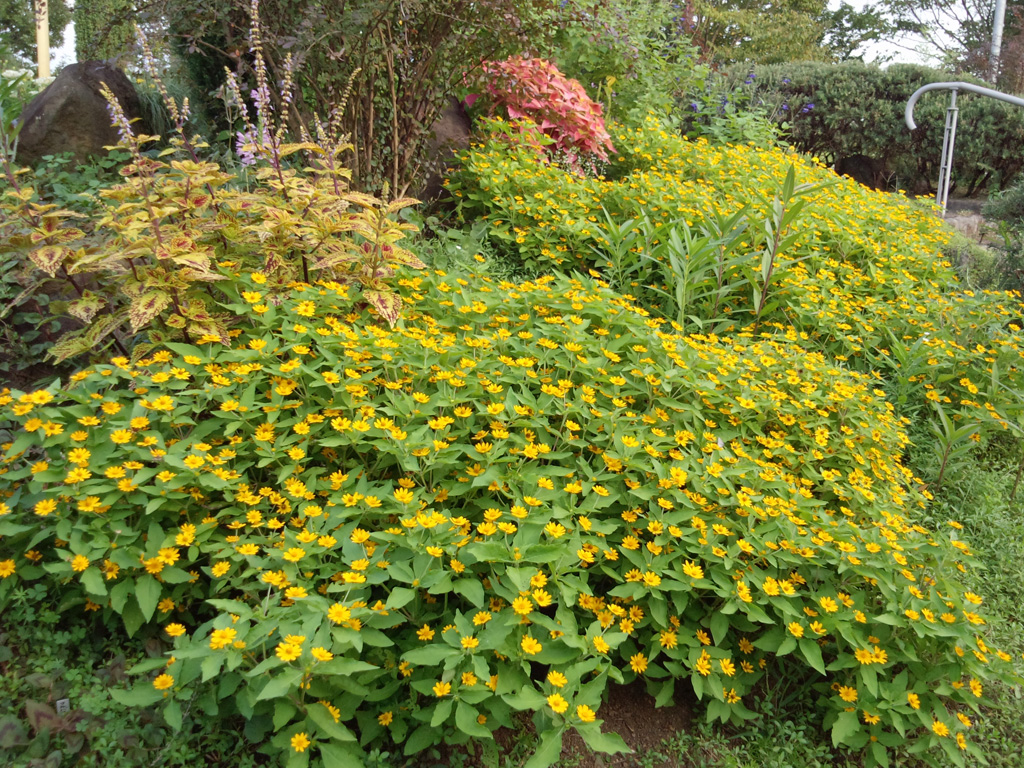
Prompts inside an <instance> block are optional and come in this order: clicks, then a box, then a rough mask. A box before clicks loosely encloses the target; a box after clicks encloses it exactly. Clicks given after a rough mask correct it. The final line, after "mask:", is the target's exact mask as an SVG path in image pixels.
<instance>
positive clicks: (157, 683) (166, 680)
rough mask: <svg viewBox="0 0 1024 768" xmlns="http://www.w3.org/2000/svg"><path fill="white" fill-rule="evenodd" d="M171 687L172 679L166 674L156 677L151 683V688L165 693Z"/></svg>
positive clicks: (172, 684)
mask: <svg viewBox="0 0 1024 768" xmlns="http://www.w3.org/2000/svg"><path fill="white" fill-rule="evenodd" d="M173 686H174V678H173V677H171V676H170V675H168V674H167V673H164V674H162V675H158V676H157V678H156V680H154V681H153V687H154V688H156V689H157V690H158V691H166V690H167V689H168V688H171V687H173Z"/></svg>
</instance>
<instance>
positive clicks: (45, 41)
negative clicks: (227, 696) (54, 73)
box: [35, 0, 50, 79]
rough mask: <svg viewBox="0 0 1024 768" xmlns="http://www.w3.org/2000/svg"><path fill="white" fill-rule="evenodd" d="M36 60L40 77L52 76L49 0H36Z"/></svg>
mask: <svg viewBox="0 0 1024 768" xmlns="http://www.w3.org/2000/svg"><path fill="white" fill-rule="evenodd" d="M35 12H36V13H35V16H36V60H37V62H38V63H39V78H40V79H42V78H44V77H49V76H50V4H49V2H48V0H35Z"/></svg>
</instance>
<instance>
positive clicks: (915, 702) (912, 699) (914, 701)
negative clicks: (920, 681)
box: [907, 691, 921, 709]
mask: <svg viewBox="0 0 1024 768" xmlns="http://www.w3.org/2000/svg"><path fill="white" fill-rule="evenodd" d="M907 703H908V704H909V705H910V706H911V708H912V709H920V708H921V697H920V696H918V695H917V694H916V693H913V692H912V691H910V692H908V693H907Z"/></svg>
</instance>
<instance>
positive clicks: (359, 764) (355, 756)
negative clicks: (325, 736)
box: [317, 741, 366, 768]
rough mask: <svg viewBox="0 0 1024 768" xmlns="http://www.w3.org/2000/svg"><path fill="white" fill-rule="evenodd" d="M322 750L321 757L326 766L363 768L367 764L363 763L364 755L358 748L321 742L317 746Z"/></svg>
mask: <svg viewBox="0 0 1024 768" xmlns="http://www.w3.org/2000/svg"><path fill="white" fill-rule="evenodd" d="M317 747H318V748H319V749H320V756H321V757H322V758H323V761H324V765H330V766H335V765H337V766H342V765H343V766H345V768H363V766H365V765H366V763H365V762H364V761H363V753H362V750H360V749H359V748H358V747H356V746H354V745H353V746H349V745H347V744H335V743H333V742H327V741H325V742H320V743H319V744H317Z"/></svg>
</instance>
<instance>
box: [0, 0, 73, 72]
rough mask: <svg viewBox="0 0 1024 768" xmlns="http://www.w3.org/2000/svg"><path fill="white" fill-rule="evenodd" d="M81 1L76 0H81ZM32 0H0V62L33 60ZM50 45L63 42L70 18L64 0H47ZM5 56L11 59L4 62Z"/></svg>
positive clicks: (69, 12)
mask: <svg viewBox="0 0 1024 768" xmlns="http://www.w3.org/2000/svg"><path fill="white" fill-rule="evenodd" d="M83 1H84V0H79V2H83ZM34 5H35V3H34V2H33V0H0V65H2V66H6V65H7V63H17V64H20V65H26V64H27V65H31V64H32V63H33V62H34V61H35V59H36V22H35V14H34V11H33V8H34ZM48 6H49V9H50V48H51V49H52V48H56V47H58V46H60V44H61V43H63V42H64V29H65V28H66V27H67V25H68V22H69V21H70V20H71V10H70V9H69V8H68V5H67V2H66V0H49V2H48ZM8 58H9V59H10V60H11V61H10V62H8V61H7V60H8Z"/></svg>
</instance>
